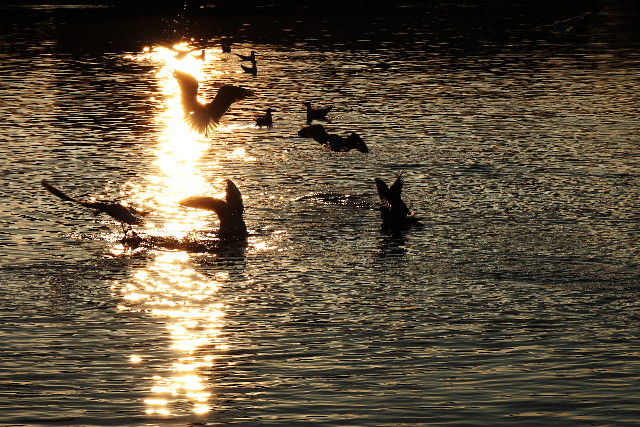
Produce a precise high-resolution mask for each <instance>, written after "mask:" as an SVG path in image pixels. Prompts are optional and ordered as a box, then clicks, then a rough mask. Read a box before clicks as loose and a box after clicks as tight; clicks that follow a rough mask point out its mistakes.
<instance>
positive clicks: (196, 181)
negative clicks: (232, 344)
mask: <svg viewBox="0 0 640 427" xmlns="http://www.w3.org/2000/svg"><path fill="white" fill-rule="evenodd" d="M199 53H200V52H199V51H191V49H190V47H189V46H188V45H186V44H179V45H174V46H173V47H172V48H169V47H164V46H155V47H150V48H147V49H145V50H144V52H142V53H141V54H139V55H135V56H131V57H130V59H131V60H148V61H152V62H153V63H154V64H157V65H158V66H157V69H156V71H155V73H156V78H157V81H158V85H159V88H160V91H161V92H162V93H161V96H158V95H156V96H155V97H154V99H150V103H154V104H156V105H158V103H161V104H160V105H159V107H160V108H158V109H157V110H158V111H159V113H158V114H157V115H156V117H155V118H154V120H155V123H156V125H157V126H156V129H157V132H158V136H157V144H156V146H155V152H156V158H155V161H154V165H155V167H156V171H155V173H154V174H152V175H151V176H147V177H145V179H144V180H143V182H144V184H142V183H141V184H139V185H135V184H130V185H131V188H129V192H130V193H133V195H134V197H135V198H136V200H140V202H141V204H143V205H144V206H149V207H150V208H151V209H153V210H154V212H155V213H156V216H157V218H159V220H158V221H162V222H161V224H162V227H163V229H164V232H165V233H166V234H168V235H169V236H171V237H174V238H177V239H180V238H182V237H184V236H185V235H187V234H188V233H190V232H191V231H193V230H202V229H205V228H207V227H210V226H211V220H212V215H211V213H210V212H203V211H197V210H191V209H184V208H182V207H180V206H179V204H178V202H179V200H181V199H183V198H185V197H188V196H192V195H197V194H207V195H212V196H215V193H216V192H218V191H224V179H225V177H224V176H216V175H215V173H214V174H212V173H211V170H212V169H213V170H215V169H216V161H215V160H212V161H210V162H208V164H207V172H208V174H207V176H205V175H204V174H203V171H201V170H200V166H201V162H200V160H201V158H202V157H203V155H204V154H205V153H206V152H207V151H208V150H210V149H211V142H212V140H211V136H209V137H205V136H203V135H200V134H197V133H195V132H192V131H191V130H190V129H189V128H188V126H187V125H186V124H185V122H184V120H183V111H182V106H181V105H180V89H179V86H178V83H177V81H176V79H175V78H174V76H173V71H174V70H176V69H179V70H182V71H186V72H188V73H190V74H192V75H194V76H195V77H196V78H197V79H199V80H200V79H202V78H203V77H204V75H205V72H206V74H215V73H216V71H214V70H212V69H211V68H212V67H210V65H209V64H211V62H212V61H216V59H215V55H208V54H207V55H205V57H204V58H205V59H204V60H202V58H200V59H198V58H197V56H196V55H197V54H199ZM224 131H227V132H233V129H226V130H224ZM233 155H234V156H238V157H239V158H242V159H248V156H247V155H246V153H245V151H244V150H243V149H238V150H236V151H234V154H233ZM117 250H121V249H118V248H114V251H117ZM152 256H153V257H154V258H153V259H150V260H149V261H148V262H147V265H146V266H144V267H141V268H139V269H138V270H137V271H135V272H134V273H133V274H132V276H131V278H130V279H129V280H128V281H127V282H117V283H114V284H113V286H112V290H113V292H114V293H117V294H118V296H119V297H120V298H121V299H122V302H121V304H120V305H119V306H118V309H119V310H121V311H123V312H140V313H148V314H149V315H151V316H154V317H155V318H157V319H158V320H159V322H157V323H161V324H164V325H166V326H165V327H166V331H167V332H168V337H169V339H170V344H169V345H168V348H166V349H162V352H161V354H162V355H163V356H161V357H158V356H157V355H152V354H129V355H128V356H127V357H128V358H129V362H130V363H131V364H132V365H133V364H135V365H136V366H139V367H142V368H144V367H146V366H148V367H149V369H153V374H154V375H150V376H149V378H146V379H141V380H143V381H144V380H148V381H150V383H151V384H150V385H149V394H148V395H147V396H146V399H145V400H144V403H145V405H146V413H147V414H149V415H150V416H162V417H165V416H176V415H184V412H185V410H187V411H188V412H189V413H191V414H192V415H201V414H205V413H207V412H209V411H210V410H211V407H212V404H211V392H210V389H211V387H210V385H209V384H208V383H207V379H206V378H207V377H208V376H207V375H206V373H207V372H208V370H209V369H211V367H212V366H213V365H214V363H215V361H216V353H217V352H218V351H221V350H225V349H226V348H228V344H227V343H225V342H223V339H222V337H221V330H222V327H223V325H224V316H225V313H224V308H225V307H224V302H223V301H220V300H219V298H218V290H219V288H220V286H221V283H223V282H224V281H225V280H227V279H228V273H225V272H221V273H218V274H217V275H216V276H215V277H207V276H204V275H203V274H201V273H199V272H197V271H196V270H195V269H194V268H193V267H192V259H191V255H189V254H188V253H186V252H182V251H160V252H157V253H153V254H152ZM166 351H168V352H169V354H170V355H171V356H170V360H169V361H168V363H165V364H164V366H163V367H158V366H157V365H156V364H157V363H158V360H162V357H165V356H164V355H165V354H166ZM152 363H153V365H151V364H152ZM185 408H187V409H185Z"/></svg>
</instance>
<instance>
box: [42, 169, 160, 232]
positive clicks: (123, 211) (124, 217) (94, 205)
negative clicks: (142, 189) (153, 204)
mask: <svg viewBox="0 0 640 427" xmlns="http://www.w3.org/2000/svg"><path fill="white" fill-rule="evenodd" d="M41 184H42V186H43V187H44V188H45V189H46V190H47V191H48V192H50V193H51V194H53V195H54V196H56V197H59V198H60V199H62V200H66V201H69V202H74V203H77V204H79V205H80V206H84V207H85V208H89V209H93V214H94V215H98V214H100V213H105V214H107V215H109V216H110V217H111V218H113V219H115V220H116V221H118V222H120V225H121V226H122V231H123V232H124V235H125V237H126V236H127V233H128V232H131V233H133V235H134V236H135V235H136V233H135V231H133V229H132V227H131V226H132V225H142V224H144V222H145V220H144V219H143V218H142V217H143V216H146V215H148V214H149V212H146V211H140V210H138V209H135V208H134V207H132V206H125V205H123V204H121V203H118V202H86V201H83V200H79V199H76V198H74V197H71V196H68V195H67V194H65V193H63V192H62V191H61V190H60V189H58V188H56V187H54V186H53V185H51V184H50V183H49V182H48V181H46V180H44V179H43V180H42V181H41ZM125 224H127V225H128V227H125Z"/></svg>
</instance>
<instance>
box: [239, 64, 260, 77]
mask: <svg viewBox="0 0 640 427" xmlns="http://www.w3.org/2000/svg"><path fill="white" fill-rule="evenodd" d="M240 67H241V68H242V71H244V72H245V73H247V74H251V75H253V76H256V75H257V74H258V64H257V63H256V62H252V63H251V67H247V66H246V65H243V64H240Z"/></svg>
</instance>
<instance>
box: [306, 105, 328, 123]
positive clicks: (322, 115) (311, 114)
mask: <svg viewBox="0 0 640 427" xmlns="http://www.w3.org/2000/svg"><path fill="white" fill-rule="evenodd" d="M304 106H305V107H307V123H311V122H312V121H313V120H327V114H329V111H331V109H332V108H333V105H329V106H328V107H324V108H313V107H312V106H311V103H310V102H305V103H304Z"/></svg>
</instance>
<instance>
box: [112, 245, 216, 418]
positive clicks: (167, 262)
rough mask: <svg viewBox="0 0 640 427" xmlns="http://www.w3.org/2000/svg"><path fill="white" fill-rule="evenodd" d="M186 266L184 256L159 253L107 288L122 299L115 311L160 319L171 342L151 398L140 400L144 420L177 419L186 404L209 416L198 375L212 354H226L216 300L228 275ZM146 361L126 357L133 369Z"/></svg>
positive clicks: (154, 379)
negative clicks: (209, 273) (154, 417)
mask: <svg viewBox="0 0 640 427" xmlns="http://www.w3.org/2000/svg"><path fill="white" fill-rule="evenodd" d="M188 261H189V256H188V254H186V253H184V252H164V253H160V254H158V255H157V256H156V258H155V260H154V261H153V262H152V263H151V264H150V265H148V266H147V267H146V268H142V269H140V270H138V271H137V272H136V273H135V274H134V275H133V276H132V278H131V280H130V281H129V282H128V283H115V284H114V285H113V287H112V289H113V291H114V292H117V293H118V294H119V295H120V297H121V298H122V299H123V303H122V304H121V305H120V306H119V307H118V308H119V310H121V311H132V312H147V313H151V314H152V315H153V316H156V317H158V318H160V319H162V321H163V322H164V323H165V324H166V328H167V330H168V332H169V336H170V338H171V345H170V350H171V352H172V354H173V355H174V356H173V361H172V363H171V364H170V365H168V366H166V367H165V369H164V372H162V373H158V374H157V375H154V376H152V385H151V386H150V389H149V392H150V396H149V397H148V398H146V399H145V400H144V403H145V405H146V407H147V409H146V413H147V414H149V415H161V416H169V415H180V410H184V407H185V403H188V406H189V408H190V411H191V412H192V413H194V414H204V413H206V412H208V411H209V410H210V408H211V403H210V398H211V393H210V391H209V388H210V387H209V386H208V384H207V382H206V375H205V374H203V371H205V372H206V370H207V369H209V368H211V367H212V366H213V365H214V363H215V360H216V352H217V351H220V350H225V349H227V348H228V344H227V343H225V342H224V341H223V338H222V337H221V329H222V327H223V325H224V315H225V313H224V304H223V303H222V302H221V301H220V300H218V298H217V292H218V290H219V288H220V286H221V283H222V282H223V281H225V280H227V279H228V273H224V272H221V273H219V274H217V275H216V276H215V277H213V278H211V277H206V276H204V275H202V274H200V273H198V272H197V271H195V270H194V269H193V268H191V267H190V266H189V264H188ZM147 359H152V358H151V357H145V356H144V355H130V356H129V360H130V362H131V363H133V364H136V365H142V366H144V364H145V363H146V361H147Z"/></svg>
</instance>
